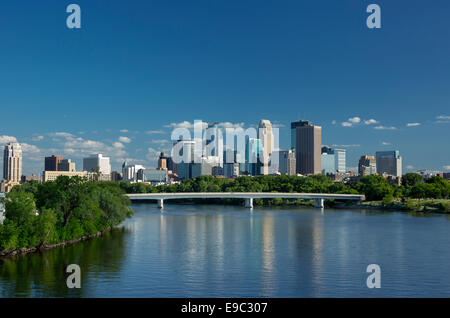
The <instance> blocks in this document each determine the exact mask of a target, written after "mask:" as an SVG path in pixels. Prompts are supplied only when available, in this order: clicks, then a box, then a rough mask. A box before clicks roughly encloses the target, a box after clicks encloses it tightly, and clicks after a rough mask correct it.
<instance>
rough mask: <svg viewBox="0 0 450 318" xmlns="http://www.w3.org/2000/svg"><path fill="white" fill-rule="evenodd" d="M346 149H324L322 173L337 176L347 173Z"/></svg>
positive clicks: (325, 147)
mask: <svg viewBox="0 0 450 318" xmlns="http://www.w3.org/2000/svg"><path fill="white" fill-rule="evenodd" d="M346 170H347V169H346V159H345V149H333V148H331V147H328V146H323V147H322V173H324V174H336V173H345V172H346Z"/></svg>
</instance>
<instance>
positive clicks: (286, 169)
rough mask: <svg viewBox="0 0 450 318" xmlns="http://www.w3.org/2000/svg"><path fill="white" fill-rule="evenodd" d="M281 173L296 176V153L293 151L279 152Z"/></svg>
mask: <svg viewBox="0 0 450 318" xmlns="http://www.w3.org/2000/svg"><path fill="white" fill-rule="evenodd" d="M278 156H279V159H278V163H279V172H280V173H281V174H287V175H290V176H293V175H295V170H296V165H295V153H294V151H292V150H282V151H279V152H278Z"/></svg>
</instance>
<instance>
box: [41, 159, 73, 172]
mask: <svg viewBox="0 0 450 318" xmlns="http://www.w3.org/2000/svg"><path fill="white" fill-rule="evenodd" d="M47 171H54V170H47ZM57 171H70V172H74V171H76V169H75V162H72V161H71V160H70V159H62V160H61V161H60V162H59V163H58V169H57Z"/></svg>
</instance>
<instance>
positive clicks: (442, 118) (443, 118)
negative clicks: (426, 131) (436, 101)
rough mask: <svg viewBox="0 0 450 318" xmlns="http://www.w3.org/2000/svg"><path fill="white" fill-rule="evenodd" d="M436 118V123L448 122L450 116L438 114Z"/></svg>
mask: <svg viewBox="0 0 450 318" xmlns="http://www.w3.org/2000/svg"><path fill="white" fill-rule="evenodd" d="M436 119H437V121H436V123H438V124H448V123H450V116H448V115H440V116H437V117H436Z"/></svg>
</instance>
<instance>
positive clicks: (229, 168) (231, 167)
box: [223, 163, 239, 178]
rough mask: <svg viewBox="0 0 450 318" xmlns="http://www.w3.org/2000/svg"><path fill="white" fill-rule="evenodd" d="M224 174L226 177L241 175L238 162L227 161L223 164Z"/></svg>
mask: <svg viewBox="0 0 450 318" xmlns="http://www.w3.org/2000/svg"><path fill="white" fill-rule="evenodd" d="M223 175H224V176H225V178H235V177H238V176H239V164H238V163H225V164H224V165H223Z"/></svg>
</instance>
